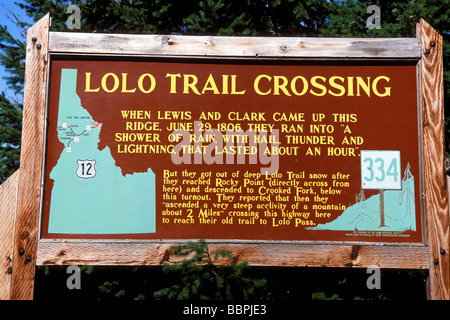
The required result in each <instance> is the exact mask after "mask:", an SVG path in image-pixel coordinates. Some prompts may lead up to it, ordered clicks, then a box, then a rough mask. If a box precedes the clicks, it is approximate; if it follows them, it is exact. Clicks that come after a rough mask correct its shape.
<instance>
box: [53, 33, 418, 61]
mask: <svg viewBox="0 0 450 320" xmlns="http://www.w3.org/2000/svg"><path fill="white" fill-rule="evenodd" d="M49 52H50V53H60V54H65V53H68V54H105V52H107V53H108V55H162V56H183V57H200V56H210V57H213V56H217V57H232V58H239V57H243V58H244V57H246V58H255V57H257V58H271V57H275V58H279V57H283V58H286V57H287V58H304V59H311V58H334V59H336V58H380V59H419V58H420V56H421V51H420V40H419V39H417V38H377V39H373V38H371V39H366V38H297V37H213V36H176V35H175V36H174V35H130V34H126V35H125V34H95V33H74V32H50V35H49Z"/></svg>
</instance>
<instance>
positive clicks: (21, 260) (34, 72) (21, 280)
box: [11, 14, 50, 300]
mask: <svg viewBox="0 0 450 320" xmlns="http://www.w3.org/2000/svg"><path fill="white" fill-rule="evenodd" d="M49 24H50V15H49V14H47V15H46V16H45V17H44V18H42V19H41V20H39V21H38V22H37V23H36V24H35V25H33V26H32V27H30V28H29V29H28V31H27V52H26V65H25V87H24V89H25V90H24V111H23V125H22V145H21V154H20V175H19V181H18V183H19V195H18V210H17V221H16V231H15V236H14V239H15V240H14V242H15V247H14V258H13V273H12V285H11V299H12V300H29V299H32V298H33V289H34V275H35V260H36V245H37V237H38V221H39V210H40V194H41V178H42V177H41V173H42V152H43V141H44V110H45V99H46V80H47V61H48V32H49ZM20 249H22V250H24V251H23V252H24V253H23V254H21V253H19V252H20V251H19V250H20Z"/></svg>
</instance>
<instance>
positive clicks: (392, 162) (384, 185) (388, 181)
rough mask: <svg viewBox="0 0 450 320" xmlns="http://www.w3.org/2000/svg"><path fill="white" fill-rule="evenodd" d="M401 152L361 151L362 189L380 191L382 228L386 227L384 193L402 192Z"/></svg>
mask: <svg viewBox="0 0 450 320" xmlns="http://www.w3.org/2000/svg"><path fill="white" fill-rule="evenodd" d="M400 166H401V163H400V151H382V150H361V189H378V190H379V191H380V227H385V226H386V225H385V219H384V191H385V190H401V189H402V179H401V168H400Z"/></svg>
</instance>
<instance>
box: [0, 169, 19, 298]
mask: <svg viewBox="0 0 450 320" xmlns="http://www.w3.org/2000/svg"><path fill="white" fill-rule="evenodd" d="M18 176H19V170H17V171H16V172H14V173H13V174H12V175H11V176H10V177H9V178H8V180H6V181H5V182H3V184H2V185H0V239H1V241H0V300H9V297H10V294H11V271H12V261H13V250H14V223H15V221H16V209H17V194H18V188H17V186H18V183H17V181H18Z"/></svg>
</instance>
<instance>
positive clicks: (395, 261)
mask: <svg viewBox="0 0 450 320" xmlns="http://www.w3.org/2000/svg"><path fill="white" fill-rule="evenodd" d="M207 242H208V245H209V248H210V250H211V251H214V250H216V249H225V250H232V251H233V255H234V258H235V261H237V262H240V261H244V260H246V261H248V262H249V264H250V265H252V266H280V267H281V266H295V267H301V266H303V267H306V266H308V267H349V268H367V267H369V266H373V265H377V266H379V267H380V268H396V269H428V267H429V261H428V249H427V247H426V246H417V245H416V246H405V245H403V246H395V245H373V244H363V245H361V244H353V245H352V244H330V243H327V244H321V243H317V244H311V243H307V244H301V243H274V244H270V243H256V242H254V243H229V242H227V243H218V242H213V243H211V242H209V241H207ZM175 244H179V243H178V242H172V243H171V242H159V243H158V242H156V243H155V242H152V243H149V242H138V241H134V242H105V241H85V242H83V241H39V244H38V259H37V261H36V263H37V265H71V264H75V265H132V266H142V265H160V264H161V263H162V262H163V261H167V262H170V263H178V262H180V259H179V258H178V260H177V259H175V257H174V256H173V255H172V253H171V250H170V247H171V246H172V245H175Z"/></svg>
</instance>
